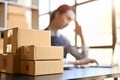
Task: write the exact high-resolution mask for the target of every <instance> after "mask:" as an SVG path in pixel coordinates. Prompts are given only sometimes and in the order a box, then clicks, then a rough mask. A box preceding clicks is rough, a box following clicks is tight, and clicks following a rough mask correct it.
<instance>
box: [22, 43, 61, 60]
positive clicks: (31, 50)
mask: <svg viewBox="0 0 120 80" xmlns="http://www.w3.org/2000/svg"><path fill="white" fill-rule="evenodd" d="M20 59H26V60H55V59H56V60H57V59H63V47H60V46H39V45H29V46H22V47H21V48H20Z"/></svg>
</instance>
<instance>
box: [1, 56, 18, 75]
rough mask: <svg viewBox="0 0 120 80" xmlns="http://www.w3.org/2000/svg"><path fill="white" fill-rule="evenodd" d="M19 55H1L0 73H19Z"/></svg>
mask: <svg viewBox="0 0 120 80" xmlns="http://www.w3.org/2000/svg"><path fill="white" fill-rule="evenodd" d="M19 61H20V60H19V55H12V54H7V55H2V56H1V64H2V66H1V72H6V73H12V74H16V73H19V72H20V71H19V69H20V62H19Z"/></svg>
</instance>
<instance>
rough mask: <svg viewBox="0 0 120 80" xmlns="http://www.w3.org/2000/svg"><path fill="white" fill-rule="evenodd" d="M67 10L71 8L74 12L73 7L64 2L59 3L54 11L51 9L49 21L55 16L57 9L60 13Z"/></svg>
mask: <svg viewBox="0 0 120 80" xmlns="http://www.w3.org/2000/svg"><path fill="white" fill-rule="evenodd" d="M68 10H72V11H73V12H74V13H75V9H74V8H73V7H72V6H68V5H66V4H64V5H61V6H60V7H58V8H57V9H56V10H55V11H53V12H52V13H51V16H50V23H51V21H52V20H53V19H54V18H55V14H56V12H57V11H58V12H59V13H60V14H63V13H65V12H66V11H68Z"/></svg>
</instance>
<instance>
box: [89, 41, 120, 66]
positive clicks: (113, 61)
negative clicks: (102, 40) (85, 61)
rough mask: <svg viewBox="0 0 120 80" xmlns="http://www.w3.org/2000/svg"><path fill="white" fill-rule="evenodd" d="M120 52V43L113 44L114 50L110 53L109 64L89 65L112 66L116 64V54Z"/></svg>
mask: <svg viewBox="0 0 120 80" xmlns="http://www.w3.org/2000/svg"><path fill="white" fill-rule="evenodd" d="M119 54H120V44H117V43H116V44H115V47H114V51H113V53H112V58H111V62H110V63H109V64H99V65H90V67H98V68H112V67H114V66H117V65H118V63H117V61H118V56H119Z"/></svg>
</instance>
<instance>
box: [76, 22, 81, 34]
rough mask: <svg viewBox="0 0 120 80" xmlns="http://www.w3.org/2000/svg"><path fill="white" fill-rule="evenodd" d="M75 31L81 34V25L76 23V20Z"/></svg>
mask: <svg viewBox="0 0 120 80" xmlns="http://www.w3.org/2000/svg"><path fill="white" fill-rule="evenodd" d="M75 33H76V34H79V35H82V29H81V26H80V25H79V24H78V22H77V21H75Z"/></svg>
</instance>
